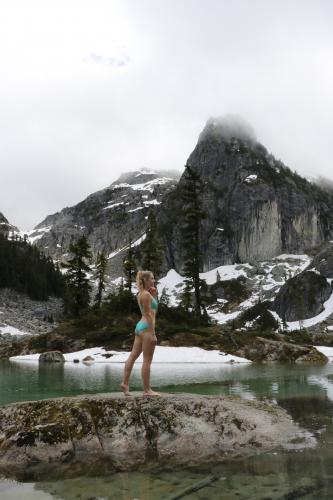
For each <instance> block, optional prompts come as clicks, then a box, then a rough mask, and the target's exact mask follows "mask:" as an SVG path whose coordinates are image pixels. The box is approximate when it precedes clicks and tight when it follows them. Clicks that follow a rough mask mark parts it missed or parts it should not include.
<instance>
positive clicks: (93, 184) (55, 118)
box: [0, 0, 333, 230]
mask: <svg viewBox="0 0 333 500" xmlns="http://www.w3.org/2000/svg"><path fill="white" fill-rule="evenodd" d="M332 9H333V5H332V3H331V2H329V1H323V0H317V1H316V2H314V1H312V0H311V1H308V0H294V1H293V2H290V1H286V0H282V1H280V2H275V1H273V0H271V1H270V0H251V1H248V0H235V1H233V2H229V1H227V0H205V1H203V0H167V1H166V0H121V1H114V0H95V1H90V0H77V1H76V0H66V1H64V0H58V1H57V2H51V1H49V0H29V2H25V1H24V0H22V1H18V0H2V2H1V6H0V63H1V74H2V77H1V80H0V109H1V113H0V165H1V186H0V194H1V198H0V212H3V213H4V215H5V216H6V217H7V218H8V219H9V221H10V222H11V223H12V224H15V225H17V226H18V227H19V228H20V229H23V230H29V229H31V228H32V227H33V226H35V225H36V224H37V223H39V222H40V221H41V220H42V219H43V218H44V217H45V216H46V215H48V214H50V213H54V212H56V211H59V210H61V209H62V208H63V207H65V206H70V205H73V204H75V203H77V202H79V201H80V200H82V199H83V198H85V197H86V196H87V195H89V194H90V193H92V192H93V191H97V190H98V189H102V188H104V187H106V186H108V185H109V184H110V183H111V182H113V181H114V180H116V179H117V177H118V176H119V175H120V174H121V173H123V172H126V171H128V170H135V169H138V168H141V167H143V166H145V167H148V168H153V169H168V168H171V169H178V170H180V171H182V170H183V167H184V165H185V163H186V160H187V158H188V156H189V155H190V153H191V151H192V150H193V148H194V147H195V144H196V143H197V141H198V137H199V135H200V133H201V132H202V130H203V128H204V126H205V124H206V122H207V120H208V119H209V118H210V117H220V116H226V115H227V116H231V115H234V116H238V117H241V118H242V119H243V120H244V123H246V124H248V127H249V128H250V129H251V130H252V131H253V133H254V134H255V136H256V138H257V140H258V141H259V142H261V143H262V144H264V146H265V147H266V148H267V149H268V150H269V151H270V152H271V153H272V154H273V155H274V156H276V157H277V158H278V159H281V160H282V161H283V162H284V163H285V164H286V165H288V166H289V167H290V168H291V169H292V170H296V171H297V172H298V173H300V174H301V175H303V176H311V175H313V176H316V175H320V176H322V177H327V178H328V179H333V174H332V173H331V158H330V149H331V120H332V111H333V109H332V108H333V96H332V92H331V89H332V88H333V81H332V80H333V67H332V64H331V60H332V49H333V31H332V29H331V27H332V21H333V13H332Z"/></svg>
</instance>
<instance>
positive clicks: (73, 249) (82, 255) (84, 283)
mask: <svg viewBox="0 0 333 500" xmlns="http://www.w3.org/2000/svg"><path fill="white" fill-rule="evenodd" d="M69 251H70V253H71V254H72V255H73V257H72V258H71V259H69V260H68V263H67V264H64V263H63V264H61V265H62V267H63V268H65V269H67V273H66V276H65V280H66V293H65V299H64V308H65V313H66V314H73V315H74V316H79V315H80V314H81V313H82V312H83V311H84V310H85V309H87V308H88V306H89V292H90V290H91V285H90V283H89V277H88V275H87V274H88V273H91V268H90V266H89V264H88V263H87V261H89V259H91V257H92V254H91V251H90V247H89V243H88V240H87V237H86V236H85V235H82V236H80V238H78V240H77V241H76V242H75V243H71V244H70V246H69Z"/></svg>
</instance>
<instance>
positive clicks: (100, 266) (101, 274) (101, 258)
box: [93, 251, 108, 307]
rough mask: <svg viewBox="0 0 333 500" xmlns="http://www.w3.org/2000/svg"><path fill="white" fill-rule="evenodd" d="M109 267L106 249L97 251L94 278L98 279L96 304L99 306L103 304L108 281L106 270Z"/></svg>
mask: <svg viewBox="0 0 333 500" xmlns="http://www.w3.org/2000/svg"><path fill="white" fill-rule="evenodd" d="M107 267H108V260H107V257H106V255H105V252H104V251H101V252H98V253H97V258H96V271H95V272H94V274H93V278H94V279H95V280H97V293H96V295H95V304H96V306H97V307H100V306H101V302H102V295H103V290H104V289H105V283H106V271H107Z"/></svg>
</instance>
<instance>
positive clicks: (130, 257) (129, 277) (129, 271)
mask: <svg viewBox="0 0 333 500" xmlns="http://www.w3.org/2000/svg"><path fill="white" fill-rule="evenodd" d="M123 269H124V273H125V287H126V288H127V290H128V291H129V292H132V283H133V281H134V279H135V275H136V272H137V267H136V263H135V260H134V251H133V246H132V238H131V237H130V239H129V243H128V251H127V255H126V257H125V258H124V260H123Z"/></svg>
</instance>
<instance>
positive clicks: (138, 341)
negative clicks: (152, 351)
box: [120, 334, 142, 396]
mask: <svg viewBox="0 0 333 500" xmlns="http://www.w3.org/2000/svg"><path fill="white" fill-rule="evenodd" d="M141 335H142V334H141ZM141 335H135V339H134V344H133V347H132V352H131V354H130V355H129V357H128V358H127V360H126V363H125V366H124V376H123V381H122V383H121V384H120V387H121V389H122V390H123V392H124V394H125V395H126V396H127V395H128V394H129V391H128V383H129V379H130V376H131V371H132V368H133V365H134V363H135V360H136V359H137V358H138V357H139V356H140V354H141V353H142V337H141Z"/></svg>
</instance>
